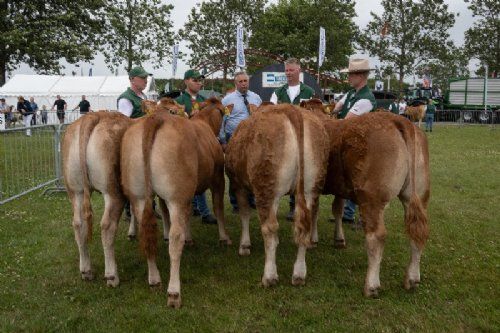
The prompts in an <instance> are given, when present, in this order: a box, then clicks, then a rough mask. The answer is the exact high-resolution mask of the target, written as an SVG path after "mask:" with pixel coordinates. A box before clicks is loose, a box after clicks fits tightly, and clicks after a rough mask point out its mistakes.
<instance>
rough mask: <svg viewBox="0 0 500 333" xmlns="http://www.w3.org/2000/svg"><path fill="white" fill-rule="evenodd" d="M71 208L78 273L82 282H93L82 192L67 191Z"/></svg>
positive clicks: (87, 227)
mask: <svg viewBox="0 0 500 333" xmlns="http://www.w3.org/2000/svg"><path fill="white" fill-rule="evenodd" d="M68 194H69V197H70V198H71V204H72V206H73V231H74V233H75V241H76V244H77V246H78V252H79V255H80V273H81V276H82V279H83V280H87V281H89V280H93V279H94V274H93V272H92V268H91V264H90V254H89V249H88V246H87V240H88V234H89V226H88V224H87V222H86V221H85V219H84V218H83V192H74V191H72V190H68Z"/></svg>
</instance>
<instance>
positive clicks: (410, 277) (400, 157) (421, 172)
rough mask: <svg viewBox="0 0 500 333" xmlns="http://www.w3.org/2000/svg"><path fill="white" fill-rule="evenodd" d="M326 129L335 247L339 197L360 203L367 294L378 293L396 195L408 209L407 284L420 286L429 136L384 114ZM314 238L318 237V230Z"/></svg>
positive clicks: (339, 233) (339, 237) (339, 241)
mask: <svg viewBox="0 0 500 333" xmlns="http://www.w3.org/2000/svg"><path fill="white" fill-rule="evenodd" d="M325 128H326V130H327V132H328V135H329V137H330V157H329V161H328V171H327V176H326V181H325V187H324V190H323V193H324V194H333V195H335V196H336V198H335V201H334V202H333V204H332V211H333V214H334V216H335V243H336V245H337V247H344V246H345V239H344V233H343V230H342V212H343V207H344V203H343V200H342V199H340V198H345V199H350V200H352V201H354V202H356V203H357V204H358V205H359V209H360V214H361V217H362V220H363V227H364V232H365V237H366V248H367V253H368V273H367V276H366V280H365V287H364V294H365V295H366V296H376V295H377V293H378V288H379V287H380V278H379V270H380V262H381V260H382V252H383V247H384V239H385V235H386V229H385V226H384V209H385V208H386V207H387V205H388V204H389V202H390V201H391V200H392V199H393V198H395V197H398V198H399V200H400V201H401V202H402V203H403V207H404V210H405V225H406V231H407V233H408V235H409V237H410V245H411V260H410V264H409V266H408V268H407V270H406V276H405V280H404V286H405V288H406V289H411V288H414V287H416V286H417V285H418V283H419V282H420V256H421V253H422V250H423V248H424V245H425V242H426V240H427V238H428V234H429V231H428V225H427V205H428V201H429V196H430V180H429V152H428V146H427V139H426V137H425V135H424V134H423V133H422V132H421V131H420V130H417V129H416V127H415V126H414V125H413V124H412V123H411V122H410V121H408V120H407V119H405V118H403V117H400V116H398V115H394V114H392V113H386V112H380V113H379V112H376V113H369V114H366V115H363V116H361V117H356V118H353V119H346V120H340V121H338V120H331V121H327V122H326V123H325ZM314 228H315V229H316V225H314ZM313 237H316V239H314V238H313V241H317V231H314V232H313Z"/></svg>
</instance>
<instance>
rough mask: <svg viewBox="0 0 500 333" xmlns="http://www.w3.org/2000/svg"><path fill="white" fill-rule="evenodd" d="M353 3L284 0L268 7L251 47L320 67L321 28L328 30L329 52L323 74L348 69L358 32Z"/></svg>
mask: <svg viewBox="0 0 500 333" xmlns="http://www.w3.org/2000/svg"><path fill="white" fill-rule="evenodd" d="M354 16H356V14H355V11H354V1H351V0H280V1H278V3H276V4H272V5H270V6H269V7H268V8H266V10H265V13H264V15H263V16H262V17H261V19H260V20H259V22H258V24H257V25H256V27H255V29H254V30H253V34H252V38H251V40H250V46H251V47H253V48H259V49H263V50H267V51H269V52H270V53H273V54H277V55H280V56H283V57H284V58H289V57H295V58H299V59H302V63H303V65H304V66H305V67H308V68H311V69H315V68H317V56H318V48H319V28H320V27H323V28H325V37H326V52H325V61H324V62H323V65H322V68H321V70H322V71H332V70H336V69H340V68H342V67H346V65H347V63H348V58H349V55H350V54H352V53H353V50H354V49H353V42H352V40H353V39H354V36H355V35H356V34H357V32H358V29H357V27H356V25H355V24H354V22H353V20H352V19H353V17H354Z"/></svg>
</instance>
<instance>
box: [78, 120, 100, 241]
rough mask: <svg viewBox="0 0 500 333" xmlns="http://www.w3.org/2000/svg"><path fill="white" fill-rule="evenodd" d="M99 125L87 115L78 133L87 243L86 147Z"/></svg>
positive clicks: (89, 217) (89, 210)
mask: <svg viewBox="0 0 500 333" xmlns="http://www.w3.org/2000/svg"><path fill="white" fill-rule="evenodd" d="M98 123H99V116H98V115H97V114H89V115H87V117H83V119H82V123H81V124H80V133H79V139H78V154H79V159H80V169H81V171H82V184H83V220H84V221H85V223H86V224H87V228H88V232H87V241H91V240H92V215H93V214H92V205H91V203H90V180H89V173H88V168H87V146H88V143H89V139H90V135H91V134H92V131H93V130H94V128H95V127H96V126H97V124H98Z"/></svg>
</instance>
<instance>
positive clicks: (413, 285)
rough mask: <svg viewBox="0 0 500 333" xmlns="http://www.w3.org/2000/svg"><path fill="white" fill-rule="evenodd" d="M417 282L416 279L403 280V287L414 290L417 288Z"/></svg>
mask: <svg viewBox="0 0 500 333" xmlns="http://www.w3.org/2000/svg"><path fill="white" fill-rule="evenodd" d="M419 284H420V281H418V280H411V279H407V280H405V289H406V290H415V289H417V288H418V285H419Z"/></svg>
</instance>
